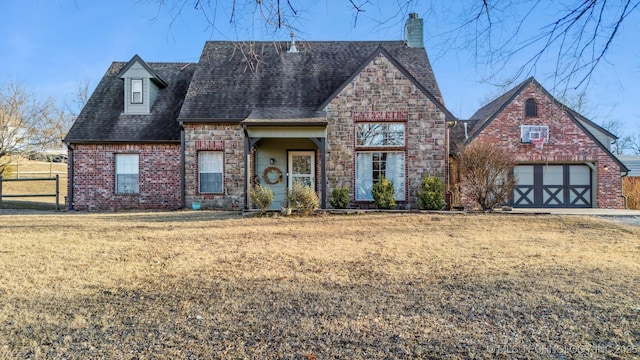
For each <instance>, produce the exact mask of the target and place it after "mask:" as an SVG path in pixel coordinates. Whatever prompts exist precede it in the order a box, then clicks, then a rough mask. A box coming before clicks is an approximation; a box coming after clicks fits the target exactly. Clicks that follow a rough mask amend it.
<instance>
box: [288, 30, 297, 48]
mask: <svg viewBox="0 0 640 360" xmlns="http://www.w3.org/2000/svg"><path fill="white" fill-rule="evenodd" d="M289 36H291V47H290V48H289V51H287V52H290V53H297V52H298V49H297V48H296V35H295V34H294V33H293V32H291V34H289Z"/></svg>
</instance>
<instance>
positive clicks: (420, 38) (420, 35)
mask: <svg viewBox="0 0 640 360" xmlns="http://www.w3.org/2000/svg"><path fill="white" fill-rule="evenodd" d="M404 41H406V42H407V46H408V47H410V48H423V47H424V30H423V24H422V19H420V18H419V17H418V13H411V14H409V19H407V23H406V24H405V25H404Z"/></svg>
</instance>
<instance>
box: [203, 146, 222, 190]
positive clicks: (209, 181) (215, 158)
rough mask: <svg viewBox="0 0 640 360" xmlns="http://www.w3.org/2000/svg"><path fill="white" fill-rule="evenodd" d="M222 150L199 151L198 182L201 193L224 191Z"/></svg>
mask: <svg viewBox="0 0 640 360" xmlns="http://www.w3.org/2000/svg"><path fill="white" fill-rule="evenodd" d="M222 163H223V154H222V151H200V152H198V184H199V189H198V191H199V192H200V193H216V194H219V193H222Z"/></svg>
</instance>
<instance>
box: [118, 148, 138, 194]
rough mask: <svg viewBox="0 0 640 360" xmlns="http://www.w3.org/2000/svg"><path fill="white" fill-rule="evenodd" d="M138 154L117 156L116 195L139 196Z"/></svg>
mask: <svg viewBox="0 0 640 360" xmlns="http://www.w3.org/2000/svg"><path fill="white" fill-rule="evenodd" d="M138 160H139V155H138V154H116V194H138V193H139V192H140V186H139V175H138V174H139V168H138Z"/></svg>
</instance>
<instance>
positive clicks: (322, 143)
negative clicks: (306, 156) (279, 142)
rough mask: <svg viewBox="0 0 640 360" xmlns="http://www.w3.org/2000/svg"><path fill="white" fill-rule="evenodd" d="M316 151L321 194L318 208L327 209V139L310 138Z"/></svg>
mask: <svg viewBox="0 0 640 360" xmlns="http://www.w3.org/2000/svg"><path fill="white" fill-rule="evenodd" d="M311 141H313V142H314V143H315V144H316V146H318V149H319V150H320V183H321V187H322V193H321V194H320V207H321V208H322V209H326V208H327V165H326V162H327V145H326V144H327V139H326V138H312V139H311Z"/></svg>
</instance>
